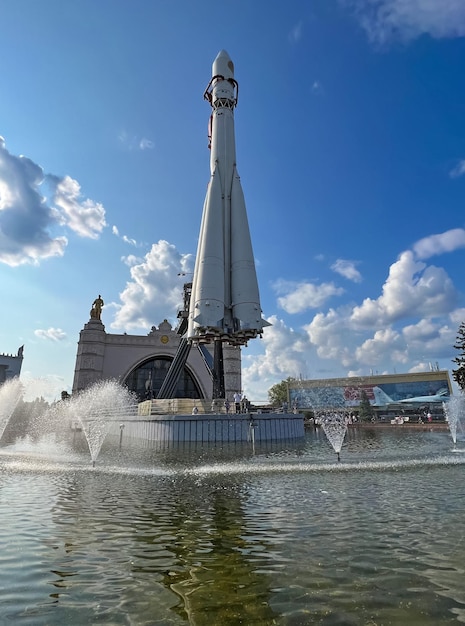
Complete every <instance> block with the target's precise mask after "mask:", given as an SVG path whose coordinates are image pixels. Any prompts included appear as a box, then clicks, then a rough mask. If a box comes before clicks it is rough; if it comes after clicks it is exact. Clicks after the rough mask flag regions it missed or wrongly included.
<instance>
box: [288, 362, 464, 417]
mask: <svg viewBox="0 0 465 626" xmlns="http://www.w3.org/2000/svg"><path fill="white" fill-rule="evenodd" d="M362 391H364V392H365V393H366V395H367V397H368V400H369V401H370V404H371V405H372V406H373V407H383V406H389V405H395V404H398V405H402V404H404V405H428V404H432V403H440V402H444V401H446V400H447V399H448V397H449V396H450V395H451V393H452V387H451V383H450V377H449V372H448V371H447V370H444V371H433V372H421V373H415V374H390V375H385V376H364V377H356V378H332V379H331V378H329V379H321V380H299V381H293V382H291V383H289V403H290V405H291V406H297V407H298V408H299V409H305V408H309V409H310V408H314V409H316V408H325V407H340V408H347V409H350V408H351V407H358V406H359V404H360V399H361V394H362Z"/></svg>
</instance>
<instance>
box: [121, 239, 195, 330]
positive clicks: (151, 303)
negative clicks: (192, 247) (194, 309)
mask: <svg viewBox="0 0 465 626" xmlns="http://www.w3.org/2000/svg"><path fill="white" fill-rule="evenodd" d="M127 259H130V261H129V262H128V261H127V264H129V265H131V261H132V262H135V261H136V257H127ZM191 262H192V256H191V255H188V254H181V253H179V252H178V251H177V250H176V248H175V246H173V245H172V244H169V243H168V242H167V241H163V240H160V241H159V242H158V243H155V244H153V246H152V248H151V250H150V252H148V253H147V254H146V255H145V257H144V258H143V260H142V261H141V262H139V263H136V264H132V265H131V270H130V273H131V280H130V281H129V282H128V283H127V284H126V288H125V289H124V291H123V292H122V293H121V294H120V298H121V301H122V305H120V306H119V307H118V308H117V312H116V315H115V319H114V321H113V323H112V324H111V326H112V328H119V329H125V330H129V329H134V328H150V327H151V326H153V325H154V324H158V323H159V322H161V321H162V320H163V319H165V318H166V317H167V315H171V317H172V319H173V323H174V320H175V319H176V314H177V311H178V308H179V307H180V306H181V304H182V299H183V294H182V280H181V279H180V278H179V276H178V273H179V272H185V273H188V272H189V271H190V269H191V268H190V264H191Z"/></svg>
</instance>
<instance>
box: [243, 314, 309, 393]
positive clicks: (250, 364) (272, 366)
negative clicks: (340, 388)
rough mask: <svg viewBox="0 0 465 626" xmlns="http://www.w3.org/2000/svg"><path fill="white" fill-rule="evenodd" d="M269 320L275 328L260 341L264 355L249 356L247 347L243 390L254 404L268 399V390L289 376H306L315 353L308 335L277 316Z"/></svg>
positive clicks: (265, 333) (244, 352)
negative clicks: (308, 361) (256, 401)
mask: <svg viewBox="0 0 465 626" xmlns="http://www.w3.org/2000/svg"><path fill="white" fill-rule="evenodd" d="M268 321H269V322H270V323H271V324H272V326H270V327H267V328H266V329H265V332H264V333H263V339H262V340H260V345H261V347H262V349H263V354H260V355H254V356H248V355H247V348H244V349H243V357H242V388H243V390H244V392H245V393H246V395H247V397H248V398H249V399H250V400H251V401H252V402H253V401H254V400H266V399H267V393H268V389H269V388H270V387H271V386H272V385H274V384H275V383H276V382H279V381H281V380H283V379H285V378H287V377H288V376H294V377H295V378H298V377H299V376H300V375H303V376H305V375H306V374H307V368H308V366H307V359H308V358H309V357H310V355H311V353H312V347H311V345H310V342H309V340H308V337H307V336H306V335H305V333H302V332H297V331H295V330H293V329H292V328H289V327H288V326H286V324H285V323H284V322H283V321H282V320H280V319H278V318H277V317H276V316H274V315H273V316H272V317H270V318H268Z"/></svg>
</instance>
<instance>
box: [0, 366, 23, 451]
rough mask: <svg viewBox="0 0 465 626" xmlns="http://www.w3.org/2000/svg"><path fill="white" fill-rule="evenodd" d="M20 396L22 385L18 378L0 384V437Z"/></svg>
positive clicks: (21, 394)
mask: <svg viewBox="0 0 465 626" xmlns="http://www.w3.org/2000/svg"><path fill="white" fill-rule="evenodd" d="M22 396H23V386H22V385H21V382H20V380H19V378H12V379H11V380H7V381H6V382H4V383H3V385H1V386H0V439H1V438H2V436H3V433H4V432H5V428H6V427H7V424H8V422H9V421H10V417H11V416H12V415H13V411H14V410H15V408H16V405H17V404H18V402H19V400H20V398H21V397H22Z"/></svg>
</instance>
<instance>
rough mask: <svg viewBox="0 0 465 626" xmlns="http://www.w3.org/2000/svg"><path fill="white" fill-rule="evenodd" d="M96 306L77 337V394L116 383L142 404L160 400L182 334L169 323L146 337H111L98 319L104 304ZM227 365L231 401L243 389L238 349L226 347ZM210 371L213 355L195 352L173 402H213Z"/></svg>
mask: <svg viewBox="0 0 465 626" xmlns="http://www.w3.org/2000/svg"><path fill="white" fill-rule="evenodd" d="M99 298H100V296H99ZM96 302H97V304H95V303H94V305H93V308H92V310H91V317H90V319H89V321H88V322H87V324H85V325H84V328H83V329H82V330H81V332H80V335H79V342H78V349H77V356H76V366H75V371H74V381H73V393H77V392H79V391H82V390H83V389H86V388H87V387H89V386H91V385H92V384H94V383H96V382H97V381H99V380H108V379H113V380H118V382H120V383H121V384H122V385H125V386H127V387H128V388H129V389H130V390H131V391H133V392H135V393H136V394H137V396H138V398H139V399H140V400H144V399H149V398H156V397H157V393H158V391H159V389H160V387H161V384H162V383H163V380H164V379H165V376H166V373H167V371H168V369H169V367H170V365H171V362H172V361H173V359H174V357H175V355H176V353H177V350H178V347H179V344H180V342H181V335H179V334H178V333H177V332H176V330H174V329H173V328H172V326H171V324H170V323H169V322H168V321H167V320H164V321H163V322H161V323H160V324H159V325H158V327H156V326H152V328H151V330H150V332H149V333H148V334H147V335H129V334H127V333H123V334H113V333H107V332H106V331H105V326H104V325H103V323H102V321H101V319H100V311H101V305H100V303H99V302H98V300H96ZM99 306H100V309H99V310H98V311H97V310H96V307H99ZM223 361H224V374H225V376H224V377H225V397H228V398H232V396H233V394H234V392H236V391H240V389H241V350H240V348H239V347H236V346H225V347H224V354H223ZM211 366H212V355H211V352H210V351H209V350H206V349H205V348H203V349H202V350H201V349H199V348H196V347H192V348H191V350H190V352H189V356H188V358H187V361H186V364H185V365H184V368H183V371H182V373H181V376H180V377H179V381H178V384H177V388H176V391H175V393H174V397H176V398H198V399H211V398H212V391H213V382H212V375H211Z"/></svg>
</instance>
